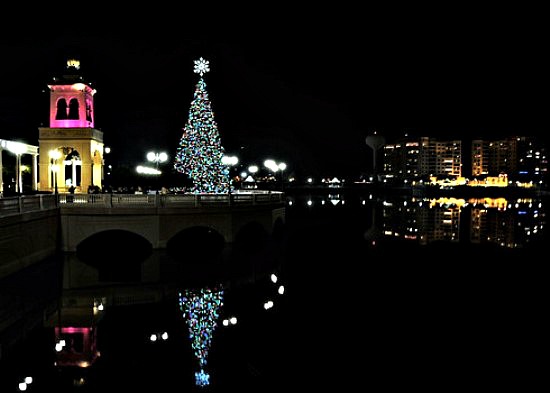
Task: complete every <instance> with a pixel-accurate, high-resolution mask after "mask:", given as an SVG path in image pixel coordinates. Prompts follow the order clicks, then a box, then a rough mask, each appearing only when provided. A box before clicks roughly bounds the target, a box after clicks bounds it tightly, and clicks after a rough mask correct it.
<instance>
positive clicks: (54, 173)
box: [48, 150, 61, 195]
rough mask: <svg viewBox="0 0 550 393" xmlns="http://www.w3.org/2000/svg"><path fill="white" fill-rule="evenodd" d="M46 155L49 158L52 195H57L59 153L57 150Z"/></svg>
mask: <svg viewBox="0 0 550 393" xmlns="http://www.w3.org/2000/svg"><path fill="white" fill-rule="evenodd" d="M48 155H49V156H50V160H51V162H50V165H51V168H52V176H53V184H54V190H55V191H54V193H55V194H56V195H57V194H58V190H57V171H58V170H59V167H58V165H57V160H59V159H60V158H61V152H60V151H59V150H50V151H49V153H48Z"/></svg>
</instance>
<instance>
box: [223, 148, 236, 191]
mask: <svg viewBox="0 0 550 393" xmlns="http://www.w3.org/2000/svg"><path fill="white" fill-rule="evenodd" d="M238 163H239V157H237V156H223V157H222V164H223V165H226V166H227V167H228V168H229V170H231V167H234V166H235V165H237V164H238ZM229 178H230V179H231V173H229ZM229 192H231V180H229Z"/></svg>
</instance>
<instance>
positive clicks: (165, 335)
mask: <svg viewBox="0 0 550 393" xmlns="http://www.w3.org/2000/svg"><path fill="white" fill-rule="evenodd" d="M160 337H161V338H162V339H163V340H164V341H166V340H168V333H167V332H164V333H162V334H161V336H160Z"/></svg>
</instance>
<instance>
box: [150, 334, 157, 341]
mask: <svg viewBox="0 0 550 393" xmlns="http://www.w3.org/2000/svg"><path fill="white" fill-rule="evenodd" d="M149 340H151V341H152V342H155V341H157V335H156V334H151V337H149Z"/></svg>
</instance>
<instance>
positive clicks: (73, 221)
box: [0, 191, 285, 277]
mask: <svg viewBox="0 0 550 393" xmlns="http://www.w3.org/2000/svg"><path fill="white" fill-rule="evenodd" d="M284 221H285V207H284V194H283V193H280V192H267V191H265V192H264V191H260V192H258V191H253V192H246V193H244V192H239V193H233V194H224V195H220V194H199V195H187V194H185V195H176V194H168V195H158V194H157V195H147V194H144V195H136V194H59V195H37V196H29V197H14V198H0V257H1V258H0V277H2V276H4V275H7V274H9V273H10V272H13V271H15V270H18V268H21V267H24V266H27V265H28V264H30V263H33V262H37V261H38V260H40V259H42V258H44V257H46V256H47V255H51V254H52V253H54V252H55V251H58V250H61V251H66V252H73V251H76V249H77V246H78V245H79V244H80V243H81V242H82V241H84V240H86V239H87V238H89V237H90V236H93V235H95V234H97V233H100V232H104V231H110V230H122V231H128V232H132V233H135V234H138V235H140V236H142V237H143V238H144V239H146V240H147V241H148V242H150V243H151V246H152V248H154V249H155V248H165V247H166V245H167V243H168V241H169V240H170V239H171V238H172V237H174V236H175V235H176V234H178V233H179V232H181V231H184V230H186V229H189V228H193V227H207V228H209V229H212V230H214V231H216V232H217V233H219V234H220V235H221V236H222V237H223V238H224V240H225V242H226V243H232V242H233V241H234V240H235V237H236V235H237V234H238V233H239V231H241V230H242V229H243V228H244V227H245V226H247V225H248V224H251V223H254V224H259V225H261V226H262V227H263V228H264V229H265V231H266V232H267V233H269V234H271V233H272V232H273V229H274V227H275V226H276V225H278V224H283V223H284Z"/></svg>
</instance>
